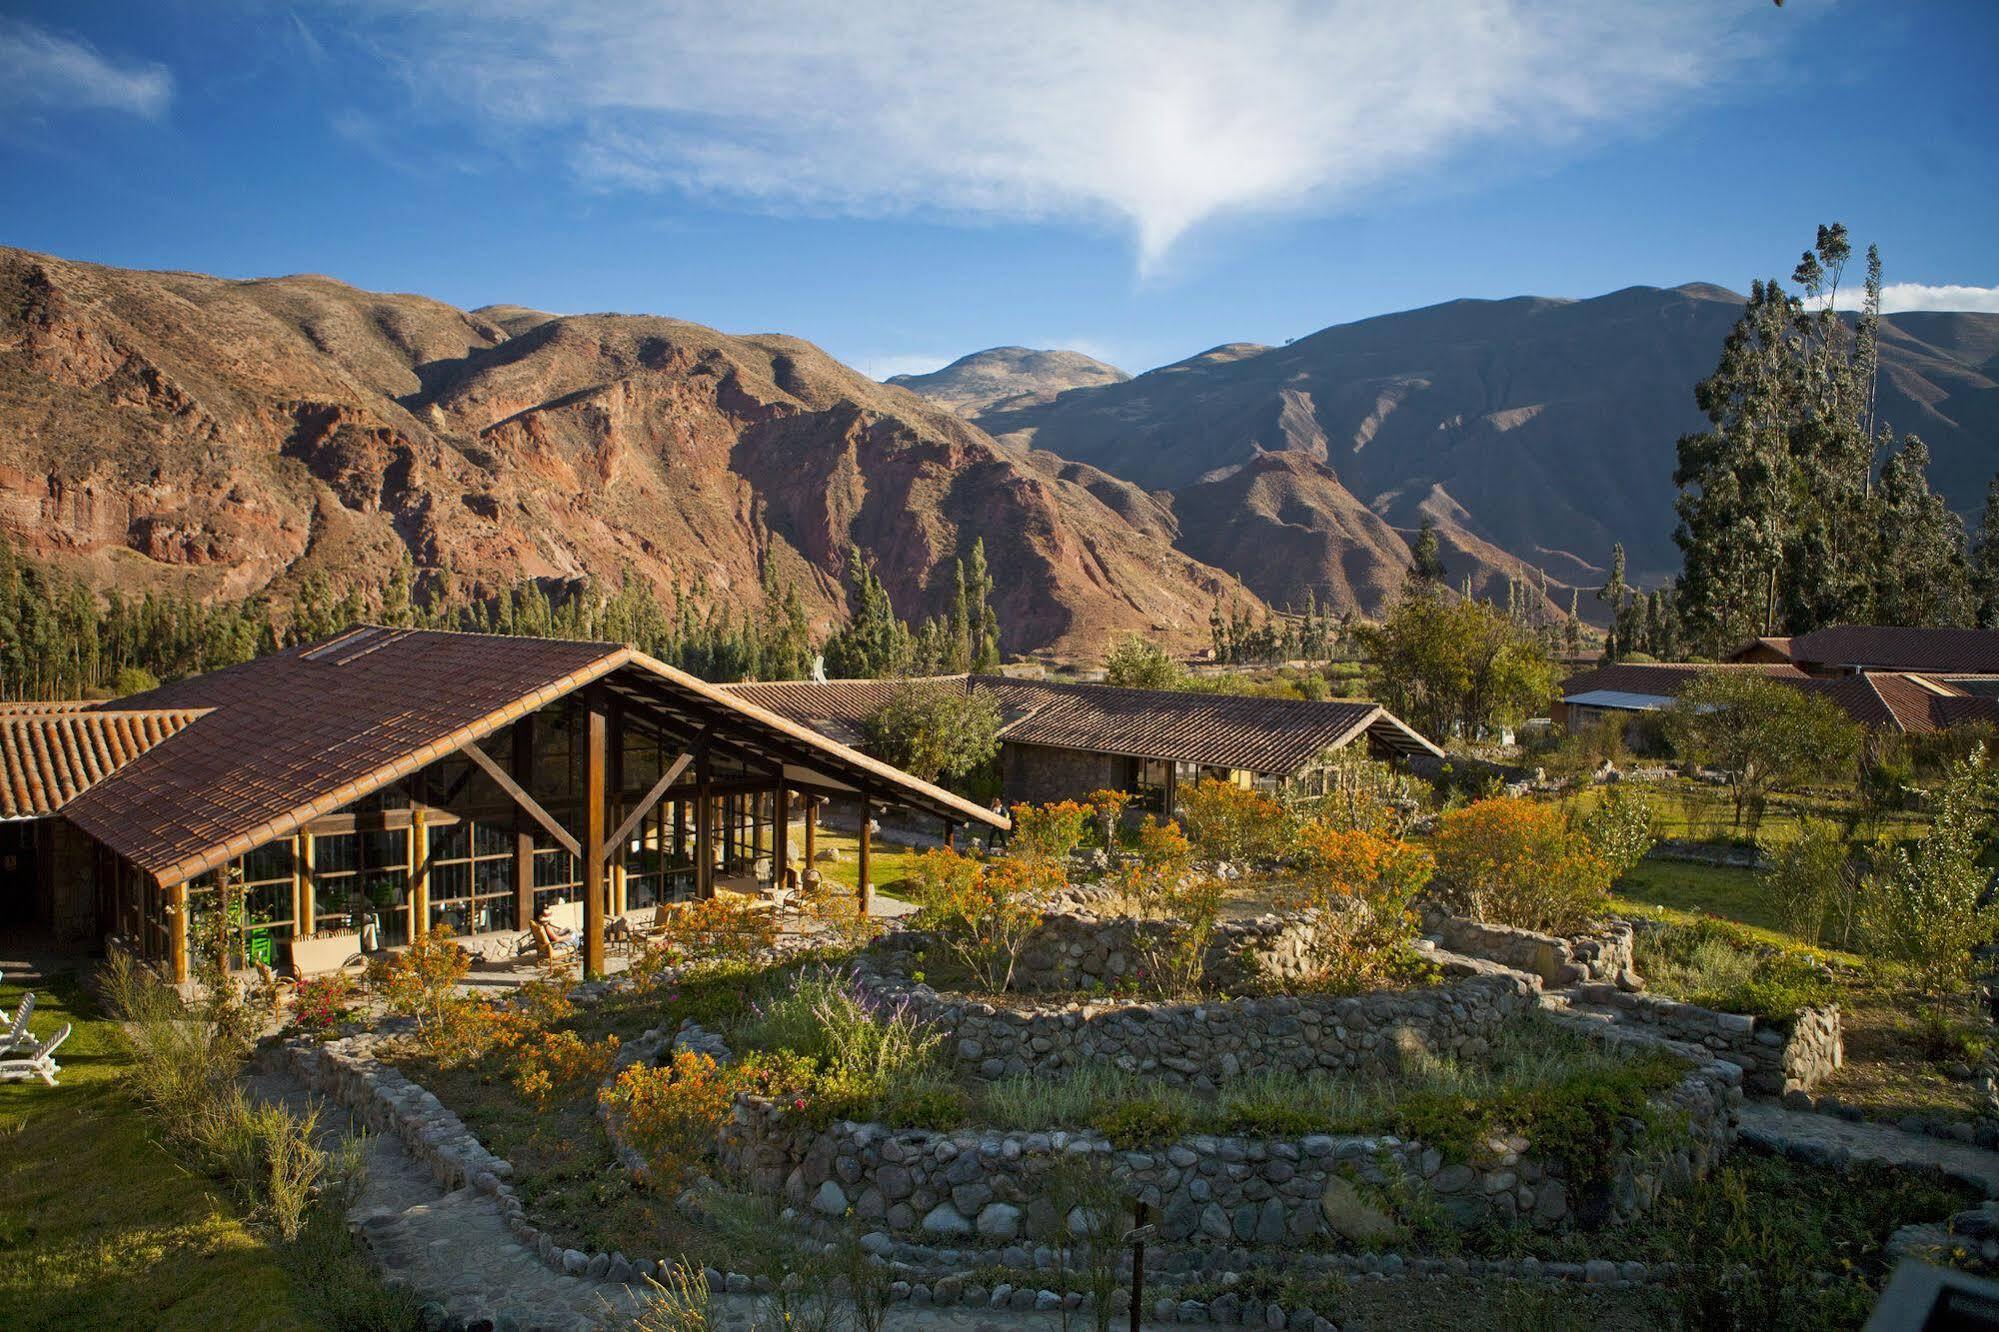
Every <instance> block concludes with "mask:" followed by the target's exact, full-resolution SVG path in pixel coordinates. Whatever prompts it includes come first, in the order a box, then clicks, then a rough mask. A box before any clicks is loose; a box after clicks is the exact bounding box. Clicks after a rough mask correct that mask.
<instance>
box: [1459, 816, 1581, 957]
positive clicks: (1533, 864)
mask: <svg viewBox="0 0 1999 1332" xmlns="http://www.w3.org/2000/svg"><path fill="white" fill-rule="evenodd" d="M1434 845H1435V848H1436V856H1437V875H1438V878H1439V880H1440V884H1441V887H1442V890H1443V891H1442V893H1441V896H1442V898H1443V901H1444V903H1445V905H1446V906H1448V907H1449V908H1450V909H1451V910H1453V911H1457V912H1460V913H1462V914H1464V915H1468V916H1471V917H1472V918H1473V919H1475V920H1482V921H1490V922H1493V923H1496V924H1500V925H1512V926H1516V927H1518V928H1520V929H1526V930H1541V931H1543V932H1546V933H1550V934H1562V933H1567V932H1570V931H1574V930H1578V929H1582V928H1584V927H1585V926H1587V925H1588V924H1590V922H1591V921H1593V920H1595V919H1597V918H1598V917H1599V916H1601V915H1602V913H1603V910H1604V908H1605V907H1606V905H1608V901H1609V895H1610V881H1611V867H1610V865H1609V863H1608V862H1606V861H1605V860H1604V859H1603V858H1602V857H1601V856H1599V855H1597V854H1596V852H1595V851H1594V850H1593V849H1592V848H1591V846H1590V843H1589V839H1588V838H1587V837H1585V836H1583V835H1582V834H1581V833H1580V832H1579V831H1577V830H1575V829H1572V828H1570V827H1569V825H1568V822H1567V821H1566V820H1565V819H1564V818H1563V817H1562V815H1561V813H1560V811H1558V810H1557V809H1555V808H1554V807H1553V806H1552V805H1543V804H1537V803H1535V802H1534V801H1531V800H1522V799H1517V798H1510V797H1509V798H1501V799H1496V800H1481V801H1479V802H1478V803H1476V804H1473V805H1467V806H1466V807H1465V808H1463V809H1456V810H1452V811H1451V812H1450V813H1448V814H1445V815H1444V816H1443V817H1442V818H1440V819H1438V820H1437V835H1436V838H1435V842H1434Z"/></svg>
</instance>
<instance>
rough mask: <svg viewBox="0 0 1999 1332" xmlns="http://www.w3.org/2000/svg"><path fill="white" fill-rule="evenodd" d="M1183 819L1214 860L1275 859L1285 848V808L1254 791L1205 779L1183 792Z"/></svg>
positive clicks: (1190, 833)
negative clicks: (1273, 857)
mask: <svg viewBox="0 0 1999 1332" xmlns="http://www.w3.org/2000/svg"><path fill="white" fill-rule="evenodd" d="M1180 818H1181V819H1182V820H1183V821H1184V822H1185V823H1186V825H1187V835H1188V836H1189V837H1191V838H1192V839H1193V841H1194V845H1196V846H1198V847H1199V848H1200V849H1201V851H1202V852H1203V853H1204V854H1205V855H1206V856H1207V857H1208V858H1209V859H1212V860H1230V861H1240V860H1251V859H1255V858H1258V857H1264V856H1275V855H1276V854H1277V853H1278V852H1279V851H1280V850H1281V849H1282V848H1283V845H1284V840H1285V838H1284V833H1285V824H1286V822H1287V820H1286V818H1285V815H1284V806H1283V805H1281V804H1279V803H1278V802H1277V800H1276V799H1275V798H1273V797H1271V796H1267V795H1265V794H1264V793H1263V792H1261V791H1258V790H1256V789H1255V788H1254V787H1249V786H1237V785H1236V784H1235V783H1234V782H1224V781H1219V780H1217V779H1215V778H1213V777H1204V778H1202V779H1201V780H1200V781H1198V782H1195V783H1194V784H1193V785H1192V786H1189V787H1186V788H1184V789H1183V790H1182V791H1181V792H1180Z"/></svg>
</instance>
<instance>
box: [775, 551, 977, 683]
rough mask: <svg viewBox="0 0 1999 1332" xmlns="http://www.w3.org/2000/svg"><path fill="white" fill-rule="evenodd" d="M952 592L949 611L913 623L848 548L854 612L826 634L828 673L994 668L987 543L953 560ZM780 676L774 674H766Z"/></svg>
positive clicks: (868, 675)
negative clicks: (829, 636) (830, 635)
mask: <svg viewBox="0 0 1999 1332" xmlns="http://www.w3.org/2000/svg"><path fill="white" fill-rule="evenodd" d="M952 572H953V578H954V584H955V587H956V592H955V594H954V596H953V597H952V600H951V609H950V612H949V613H948V614H947V615H946V616H945V617H944V618H942V619H937V618H934V617H933V618H931V619H926V620H925V621H923V623H922V624H921V625H919V626H917V627H916V628H914V629H912V628H911V627H910V626H909V624H908V622H907V621H905V620H903V619H902V618H900V617H899V616H898V615H897V614H896V613H895V603H894V602H893V601H891V600H890V599H889V594H888V589H887V588H886V587H884V586H883V585H882V581H881V579H880V578H878V577H877V576H876V575H875V571H874V568H873V567H872V566H871V565H870V564H869V563H868V562H867V560H866V558H865V557H863V556H862V554H861V552H860V548H859V547H849V548H848V550H847V583H848V596H849V600H850V602H851V608H852V611H853V616H852V618H851V619H849V620H848V621H847V623H846V624H845V625H843V626H842V627H841V628H839V629H837V630H835V631H834V633H833V636H832V637H831V638H829V639H827V640H826V673H827V674H828V675H830V676H833V677H834V678H836V679H868V680H874V679H884V678H887V677H889V676H896V675H942V674H947V673H951V672H958V671H975V672H989V671H996V670H998V669H999V664H1000V649H999V640H1000V627H999V616H998V614H997V613H995V612H994V610H993V607H992V594H993V579H992V572H991V571H990V570H989V569H988V568H987V567H986V543H985V541H984V540H983V539H981V540H978V541H974V542H973V543H972V553H971V557H970V558H969V559H961V560H958V561H956V562H955V564H954V567H953V571H952ZM772 678H779V677H772Z"/></svg>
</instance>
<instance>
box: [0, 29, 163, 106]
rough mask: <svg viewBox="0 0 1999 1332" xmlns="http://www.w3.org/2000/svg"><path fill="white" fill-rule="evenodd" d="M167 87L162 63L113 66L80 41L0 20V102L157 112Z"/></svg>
mask: <svg viewBox="0 0 1999 1332" xmlns="http://www.w3.org/2000/svg"><path fill="white" fill-rule="evenodd" d="M173 89H174V81H173V75H172V74H170V73H168V72H167V69H166V67H165V66H164V65H158V64H151V63H147V64H134V65H115V64H113V63H112V62H111V61H109V60H106V59H105V58H104V57H103V56H101V55H99V54H98V53H97V51H96V49H95V48H93V47H91V46H88V45H86V44H85V43H83V42H78V41H72V40H70V39H69V38H67V37H58V36H56V35H55V34H54V33H51V32H45V31H43V30H42V29H41V28H37V27H35V26H33V25H32V24H28V23H18V22H7V21H4V20H0V105H16V106H19V105H27V106H44V107H53V108H56V109H59V110H110V111H130V112H132V113H134V114H135V115H141V116H157V115H159V114H160V113H161V112H162V111H165V110H166V108H167V103H168V102H169V101H170V100H172V98H173Z"/></svg>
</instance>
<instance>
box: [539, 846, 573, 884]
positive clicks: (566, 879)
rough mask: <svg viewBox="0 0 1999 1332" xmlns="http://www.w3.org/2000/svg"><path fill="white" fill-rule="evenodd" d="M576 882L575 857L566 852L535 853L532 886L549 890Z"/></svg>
mask: <svg viewBox="0 0 1999 1332" xmlns="http://www.w3.org/2000/svg"><path fill="white" fill-rule="evenodd" d="M575 882H576V857H574V856H572V855H570V854H569V853H568V852H567V851H537V852H536V853H535V857H534V886H535V887H537V888H551V887H556V886H559V885H563V884H572V883H575Z"/></svg>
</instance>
